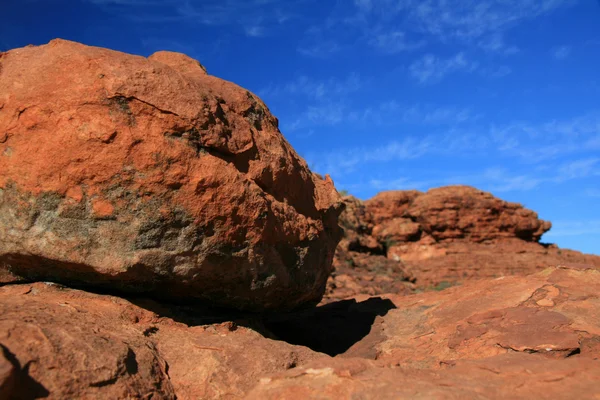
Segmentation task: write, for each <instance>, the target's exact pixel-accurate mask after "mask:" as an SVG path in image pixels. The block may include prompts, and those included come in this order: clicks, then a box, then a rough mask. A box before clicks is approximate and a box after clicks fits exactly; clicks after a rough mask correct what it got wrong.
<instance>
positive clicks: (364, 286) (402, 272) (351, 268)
mask: <svg viewBox="0 0 600 400" xmlns="http://www.w3.org/2000/svg"><path fill="white" fill-rule="evenodd" d="M343 200H344V204H345V205H346V207H345V210H344V211H343V212H342V214H341V215H340V226H341V227H342V228H343V229H344V236H343V238H342V240H341V241H340V244H339V245H338V247H337V249H336V252H335V257H334V262H333V267H334V271H333V272H332V274H331V277H330V278H329V281H328V283H327V291H326V292H325V297H324V299H323V302H324V303H328V302H332V301H337V300H342V299H345V298H349V297H352V296H355V295H357V294H369V295H372V296H375V295H379V294H384V293H410V292H411V291H412V290H413V289H414V288H413V285H412V283H411V282H412V281H413V280H414V279H413V278H412V277H411V276H410V274H409V272H408V271H407V270H406V268H405V267H404V265H403V264H402V263H401V262H398V261H397V260H393V259H389V258H387V257H386V248H385V244H384V243H382V242H381V241H379V240H377V238H376V237H375V236H374V235H373V228H374V227H375V223H374V217H373V214H372V213H371V212H370V211H369V210H368V209H367V208H366V207H365V205H364V204H363V202H362V201H360V200H359V199H357V198H355V197H353V196H344V198H343Z"/></svg>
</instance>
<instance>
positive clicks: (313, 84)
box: [259, 73, 365, 100]
mask: <svg viewBox="0 0 600 400" xmlns="http://www.w3.org/2000/svg"><path fill="white" fill-rule="evenodd" d="M364 84H365V80H364V79H362V78H361V77H360V75H359V74H357V73H351V74H349V75H348V76H347V77H346V78H344V79H339V78H333V77H332V78H329V79H326V80H317V79H314V78H310V77H308V76H306V75H301V76H299V77H297V78H296V79H294V80H293V81H291V82H288V83H285V84H279V85H274V84H272V85H270V86H268V87H266V88H265V89H262V90H260V91H259V94H260V95H261V96H265V97H279V96H282V95H285V96H288V95H302V96H305V97H308V98H311V99H314V100H321V99H324V98H328V99H331V98H332V97H336V96H342V95H346V94H349V93H353V92H357V91H359V90H360V89H361V88H362V87H363V85H364Z"/></svg>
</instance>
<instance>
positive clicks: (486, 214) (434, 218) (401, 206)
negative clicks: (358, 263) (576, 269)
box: [365, 186, 551, 242]
mask: <svg viewBox="0 0 600 400" xmlns="http://www.w3.org/2000/svg"><path fill="white" fill-rule="evenodd" d="M365 204H366V206H367V209H368V210H369V211H370V212H371V213H373V215H374V216H375V220H376V221H377V222H378V223H381V222H386V223H392V224H394V222H391V221H396V224H397V225H398V226H397V227H396V228H395V229H390V227H387V228H388V229H387V232H386V229H381V231H380V232H379V235H378V236H379V237H380V238H381V239H384V240H385V239H387V240H392V241H393V240H397V241H408V240H411V241H414V240H418V239H419V238H420V235H419V233H421V232H419V231H422V232H423V235H428V236H431V237H432V238H433V239H434V240H435V241H438V242H439V241H443V240H449V239H466V240H469V241H471V242H484V241H489V240H495V239H500V238H515V237H516V238H519V239H522V240H526V241H533V242H537V241H539V239H540V238H541V237H542V235H543V234H544V233H545V232H546V231H548V230H549V229H550V227H551V224H550V223H549V222H546V221H542V220H540V219H538V216H537V214H536V213H535V212H533V211H531V210H527V209H525V208H523V206H521V205H520V204H517V203H510V202H506V201H503V200H500V199H498V198H496V197H494V196H493V195H491V194H490V193H487V192H483V191H481V190H477V189H475V188H472V187H469V186H448V187H442V188H437V189H431V190H429V191H428V192H427V193H419V192H415V191H408V192H387V193H386V192H384V193H381V194H379V195H377V196H375V197H374V198H373V199H371V200H368V201H367V202H366V203H365ZM400 217H401V218H400ZM397 218H398V219H397ZM419 227H420V229H419ZM394 231H395V232H394ZM386 233H387V235H386Z"/></svg>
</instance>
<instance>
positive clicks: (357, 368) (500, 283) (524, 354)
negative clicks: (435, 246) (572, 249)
mask: <svg viewBox="0 0 600 400" xmlns="http://www.w3.org/2000/svg"><path fill="white" fill-rule="evenodd" d="M598 293H600V271H598V270H597V269H595V268H593V267H591V266H587V267H586V266H580V267H575V268H551V269H547V270H545V271H543V272H542V273H539V274H536V275H532V276H528V277H506V278H502V279H495V280H490V279H488V280H485V281H479V282H470V283H468V284H465V285H464V286H462V287H457V288H451V289H448V290H445V291H443V292H439V293H438V292H428V293H423V294H419V295H411V296H393V295H392V296H387V297H386V298H387V299H388V300H391V301H393V302H394V303H395V304H396V306H397V309H391V310H389V311H388V312H387V313H386V314H385V315H384V316H381V317H377V319H376V320H375V323H374V325H373V328H372V329H371V332H370V333H369V335H367V336H366V337H365V338H364V339H362V340H361V341H359V342H358V343H357V344H355V345H354V346H353V347H352V348H350V349H349V350H348V351H346V352H345V353H344V354H343V355H341V356H340V357H336V358H335V359H317V360H313V361H311V362H309V363H307V364H305V365H302V366H300V367H299V368H295V369H292V370H289V371H285V372H281V373H278V374H275V375H272V376H269V377H267V378H265V379H262V380H261V383H260V384H259V385H257V386H256V387H255V388H254V389H253V391H252V392H251V394H250V395H249V396H248V398H251V399H279V398H290V399H291V398H319V399H355V398H363V399H403V398H406V399H415V398H422V399H430V398H439V399H509V398H510V399H513V398H540V399H572V398H581V399H595V398H597V396H598V393H600V381H598V379H597V377H598V376H599V374H600V319H599V318H600V297H599V295H598ZM368 359H371V361H368Z"/></svg>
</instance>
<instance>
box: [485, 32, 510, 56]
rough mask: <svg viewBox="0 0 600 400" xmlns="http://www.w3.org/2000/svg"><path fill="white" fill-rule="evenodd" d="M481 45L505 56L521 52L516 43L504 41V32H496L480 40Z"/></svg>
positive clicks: (488, 50) (486, 49) (489, 50)
mask: <svg viewBox="0 0 600 400" xmlns="http://www.w3.org/2000/svg"><path fill="white" fill-rule="evenodd" d="M478 44H479V47H481V48H482V49H483V50H485V51H487V52H491V53H499V54H502V55H505V56H510V55H513V54H517V53H519V52H520V50H519V48H518V47H517V46H514V45H507V44H506V43H505V41H504V35H503V34H502V32H494V33H492V34H491V35H489V36H488V37H485V38H483V39H482V40H480V41H479V43H478Z"/></svg>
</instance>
